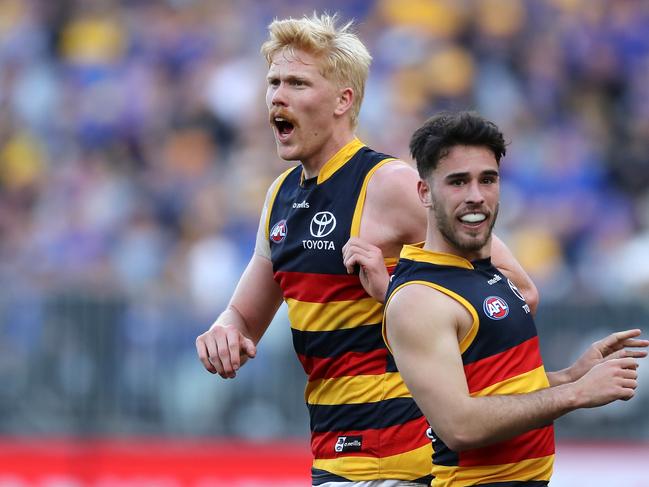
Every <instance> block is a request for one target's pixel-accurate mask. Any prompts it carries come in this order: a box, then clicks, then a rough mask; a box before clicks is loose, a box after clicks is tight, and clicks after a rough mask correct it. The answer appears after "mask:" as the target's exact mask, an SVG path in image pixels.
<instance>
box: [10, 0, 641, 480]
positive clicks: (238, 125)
mask: <svg viewBox="0 0 649 487" xmlns="http://www.w3.org/2000/svg"><path fill="white" fill-rule="evenodd" d="M314 10H317V11H324V10H326V11H329V12H335V11H338V12H340V14H341V17H342V18H343V19H351V18H353V19H355V22H356V30H357V32H358V33H359V35H360V37H361V38H362V39H363V41H364V42H365V43H366V45H367V46H368V48H369V49H370V52H371V53H372V54H373V57H374V61H373V65H372V68H371V72H370V78H369V81H368V85H367V92H366V97H365V101H364V105H363V109H362V111H361V119H360V128H359V131H358V135H359V137H360V138H361V139H362V140H363V141H364V142H366V143H367V144H368V145H370V146H372V147H374V148H376V149H378V150H381V151H382V152H386V153H391V154H393V155H395V156H399V157H401V158H403V159H404V160H407V161H410V157H409V154H408V151H407V145H408V140H409V137H410V135H411V133H412V132H413V131H414V129H415V128H417V127H418V126H419V125H420V124H421V123H422V121H423V120H425V119H426V118H427V117H428V116H430V115H431V114H433V113H434V112H435V111H438V110H440V109H465V108H471V109H475V110H477V111H479V112H481V113H482V114H483V115H485V116H487V117H488V118H490V119H492V120H493V121H494V122H496V123H497V124H498V125H499V126H500V127H501V129H503V131H504V133H505V134H506V138H507V139H508V141H509V142H510V145H509V148H508V154H507V156H506V158H505V160H504V161H503V164H502V173H503V187H502V199H503V202H502V203H503V204H502V205H501V214H500V221H499V225H498V227H497V233H498V234H499V235H500V237H501V238H503V240H505V242H507V243H508V245H509V246H510V247H511V249H512V250H513V251H514V253H515V254H516V256H517V257H518V258H519V260H520V261H521V263H522V264H523V266H524V267H525V268H526V269H527V270H528V271H529V273H530V274H531V275H532V277H533V278H534V280H535V282H536V283H537V286H538V287H539V289H540V292H541V305H540V309H539V312H538V326H539V329H540V335H541V341H542V347H543V352H544V357H545V360H546V365H547V367H548V368H549V369H557V368H561V367H564V366H566V365H568V364H569V363H571V362H572V360H574V359H575V358H576V357H577V356H578V355H579V353H581V351H582V350H583V349H584V348H585V347H586V346H587V345H588V344H590V343H591V342H592V341H594V340H596V339H598V338H601V337H603V336H604V335H606V334H608V333H609V332H611V331H614V330H617V329H625V328H629V327H645V328H648V324H649V304H648V303H649V300H648V299H647V298H648V297H649V81H648V80H649V2H647V1H645V0H376V1H369V0H327V1H324V0H308V1H307V0H290V1H289V0H264V1H254V0H236V1H235V0H155V1H154V0H123V1H117V0H113V1H111V0H58V1H49V0H0V288H1V289H2V292H0V435H2V438H4V439H5V443H4V445H5V447H6V446H7V445H8V446H11V445H15V444H16V442H21V441H27V440H31V441H37V442H46V441H48V440H51V439H56V438H58V439H60V438H73V439H76V441H88V440H89V439H92V440H93V441H94V440H96V439H97V438H100V439H105V440H111V439H117V440H119V441H122V440H124V441H126V442H129V441H131V442H132V444H135V442H136V441H139V440H137V439H141V438H155V439H157V440H156V441H165V440H170V441H189V440H195V441H205V440H208V439H209V440H210V441H212V440H219V439H220V440H222V441H225V442H231V441H240V440H242V439H243V440H250V441H255V442H259V441H280V442H285V441H289V442H293V441H295V442H297V443H298V444H300V445H303V447H304V448H306V445H307V435H308V419H307V414H306V409H305V407H304V405H303V398H302V393H303V387H304V376H303V372H302V371H301V368H300V366H299V363H298V362H297V359H296V358H295V356H294V353H293V350H292V344H291V339H290V332H289V328H288V324H287V321H286V315H285V312H281V313H279V314H278V316H277V317H276V319H275V321H274V323H273V325H272V326H271V328H270V329H269V331H268V333H267V335H266V336H265V337H264V339H263V340H262V342H261V346H260V349H259V354H258V357H257V358H256V359H255V360H253V361H251V362H249V363H248V364H247V365H246V367H244V369H242V370H241V372H240V373H239V375H238V377H237V379H236V380H235V381H223V380H220V379H219V378H218V377H214V376H211V375H210V374H208V373H206V372H205V371H204V370H203V368H202V366H201V364H200V363H199V361H198V360H197V358H196V353H195V347H194V340H195V338H196V336H197V335H198V334H200V333H202V332H203V331H204V330H205V329H206V328H207V327H208V326H209V325H210V324H211V322H212V320H213V319H214V318H215V317H216V316H217V314H218V313H219V312H220V311H221V310H222V309H223V308H224V306H225V305H226V303H227V300H228V299H229V297H230V295H231V292H232V290H233V288H234V286H235V285H236V282H237V280H238V278H239V276H240V274H241V272H242V270H243V268H244V267H245V265H246V263H247V261H248V259H249V258H250V256H251V254H252V250H253V246H254V237H255V232H256V228H257V224H258V218H259V212H260V209H261V206H262V203H263V198H264V195H265V191H266V188H267V187H268V185H269V184H270V182H271V181H272V180H273V179H274V178H275V177H276V176H277V175H278V174H279V173H280V172H281V171H282V170H283V169H284V168H286V167H287V166H286V163H285V162H282V161H280V160H279V159H278V157H277V155H276V151H275V145H274V141H273V138H272V134H271V130H270V128H269V127H268V122H267V111H266V107H265V103H264V93H265V74H266V69H267V66H266V65H265V62H264V60H263V59H262V57H261V55H260V54H259V46H260V44H261V43H262V42H263V41H264V40H265V38H266V34H267V29H266V27H267V25H268V24H269V23H270V21H272V19H273V18H275V17H278V18H282V17H286V16H294V17H295V16H302V15H304V14H311V13H312V12H313V11H314ZM647 334H648V333H647V332H645V336H647ZM640 372H641V382H642V383H641V386H640V389H639V392H638V395H637V397H636V398H635V399H634V400H633V401H631V402H629V403H620V404H614V405H610V406H608V407H605V408H601V409H597V410H591V411H580V412H576V413H573V414H571V415H569V416H568V417H566V418H564V419H562V420H561V421H559V423H558V427H557V436H558V438H559V439H560V440H561V441H564V442H565V444H568V443H571V442H588V443H589V444H592V443H593V442H595V443H597V444H607V445H608V444H611V443H615V444H624V445H628V444H638V443H637V442H649V415H648V414H647V411H648V410H649V377H647V376H646V375H644V376H643V375H642V369H641V371H640ZM598 442H599V443H598ZM629 442H632V443H629ZM144 444H145V445H146V444H150V443H147V442H145V443H144ZM2 451H3V450H2V448H0V483H2V477H1V474H2V473H3V472H5V473H6V472H8V471H9V470H10V465H9V462H8V461H7V460H6V459H7V458H9V457H8V456H5V457H4V458H5V463H4V464H3V463H2V462H3V457H2ZM307 455H308V452H307ZM307 460H308V459H307ZM3 469H4V470H3ZM307 475H308V473H307ZM14 480H15V479H14ZM15 481H16V482H20V481H23V482H24V479H23V480H20V479H18V480H15ZM305 483H306V481H304V482H303V484H305ZM7 485H12V486H13V485H24V484H20V483H18V484H11V483H9V484H7ZM66 485H67V484H66ZM107 485H112V484H111V483H110V482H109V483H108V484H107ZM129 485H130V484H129ZM146 485H153V484H146ZM156 485H158V484H156ZM214 485H218V483H217V484H214ZM224 485H225V484H224ZM229 485H234V484H232V483H230V484H229ZM284 485H288V484H286V483H285V484H284ZM298 485H299V484H298ZM629 485H630V484H629ZM633 485H636V484H633ZM637 485H641V484H637ZM642 485H649V484H642Z"/></svg>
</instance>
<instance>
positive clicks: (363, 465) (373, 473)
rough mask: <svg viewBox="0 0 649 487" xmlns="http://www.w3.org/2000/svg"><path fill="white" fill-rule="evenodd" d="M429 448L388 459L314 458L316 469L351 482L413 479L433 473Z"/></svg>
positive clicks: (357, 457)
mask: <svg viewBox="0 0 649 487" xmlns="http://www.w3.org/2000/svg"><path fill="white" fill-rule="evenodd" d="M430 456H431V447H430V445H424V446H422V447H419V448H416V449H414V450H411V451H409V452H406V453H400V454H398V455H392V456H389V457H383V458H376V457H360V456H345V457H338V458H332V459H317V458H316V459H315V460H314V461H313V467H314V468H317V469H321V470H326V471H327V472H331V473H332V474H334V475H340V476H341V477H345V478H346V479H349V480H352V481H362V480H376V479H377V476H380V478H388V479H395V480H414V479H417V478H421V477H424V476H426V475H429V474H430V468H431V463H430Z"/></svg>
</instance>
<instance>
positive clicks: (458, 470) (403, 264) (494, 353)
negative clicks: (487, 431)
mask: <svg viewBox="0 0 649 487" xmlns="http://www.w3.org/2000/svg"><path fill="white" fill-rule="evenodd" d="M409 284H421V285H425V286H430V287H432V288H434V289H437V290H438V291H440V292H442V293H444V294H446V295H447V296H450V297H451V298H453V299H455V300H456V301H458V302H459V303H460V304H462V305H463V306H464V307H465V308H466V309H467V310H468V311H469V313H470V314H471V316H472V317H473V325H472V327H471V330H470V331H469V333H468V334H467V336H466V337H464V338H463V339H462V341H461V342H460V351H461V353H462V363H463V365H464V373H465V376H466V380H467V384H468V386H469V392H470V394H471V395H472V396H492V395H496V394H523V393H528V392H533V391H536V390H539V389H543V388H546V387H549V382H548V379H547V376H546V373H545V368H544V366H543V361H542V359H541V353H540V349H539V340H538V336H537V332H536V326H535V325H534V319H533V318H532V315H531V313H530V308H529V306H528V305H527V304H526V303H525V299H524V297H523V295H522V294H521V293H520V291H519V290H518V289H517V288H516V286H515V285H514V283H512V282H511V281H510V280H509V279H507V278H506V277H505V276H504V275H503V274H502V273H500V272H499V271H498V269H496V268H495V267H493V266H492V265H491V260H490V259H483V260H477V261H474V262H469V261H468V260H465V259H463V258H461V257H459V256H455V255H450V254H442V253H435V252H430V251H427V250H423V249H422V248H421V247H420V246H412V245H407V246H404V248H403V250H402V252H401V258H400V260H399V263H398V265H397V267H396V270H395V272H394V274H393V277H392V280H391V281H390V285H389V287H388V300H387V301H386V303H387V305H389V302H390V299H391V298H392V296H394V294H395V293H396V292H397V291H398V290H399V289H401V288H403V287H404V286H407V285H409ZM384 327H385V324H384ZM384 338H385V328H384ZM431 433H432V434H431V437H432V439H433V448H434V454H433V475H434V476H435V480H434V481H433V484H432V485H433V486H435V487H442V486H443V487H449V486H453V487H465V486H474V485H481V486H488V485H494V486H495V485H497V486H499V487H504V486H510V485H511V486H541V485H547V483H548V481H549V479H550V476H551V474H552V466H553V461H554V429H553V425H552V424H551V423H550V424H548V425H546V426H544V427H541V428H537V429H534V430H531V431H528V432H526V433H523V434H521V435H519V436H516V437H514V438H512V439H509V440H506V441H502V442H499V443H497V444H493V445H490V446H486V447H483V448H476V449H470V450H465V451H461V452H455V451H452V450H450V449H449V448H448V447H447V446H446V445H445V444H444V442H443V441H442V440H441V438H438V437H436V435H435V432H434V431H432V430H431Z"/></svg>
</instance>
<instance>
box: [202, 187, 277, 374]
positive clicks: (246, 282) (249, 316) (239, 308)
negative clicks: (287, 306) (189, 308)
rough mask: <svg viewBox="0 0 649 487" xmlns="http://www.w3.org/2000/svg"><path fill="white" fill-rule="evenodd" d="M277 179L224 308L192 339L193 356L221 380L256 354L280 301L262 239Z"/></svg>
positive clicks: (265, 246)
mask: <svg viewBox="0 0 649 487" xmlns="http://www.w3.org/2000/svg"><path fill="white" fill-rule="evenodd" d="M278 183H279V178H278V179H276V180H275V182H273V184H272V185H271V186H270V188H269V190H268V193H267V194H266V201H265V202H264V208H263V210H262V212H261V218H260V219H259V228H258V230H257V241H256V244H255V253H254V255H253V256H252V258H251V259H250V262H249V263H248V266H247V267H246V270H245V271H244V272H243V274H242V276H241V279H240V280H239V284H237V287H236V289H235V290H234V293H233V295H232V298H231V299H230V303H229V304H228V306H227V308H226V309H225V310H224V311H223V312H222V313H221V314H220V315H219V317H218V318H217V319H216V321H215V322H214V323H213V324H212V326H211V327H210V329H209V330H207V331H206V332H205V333H203V334H202V335H200V336H199V337H198V338H196V353H197V354H198V358H199V359H200V361H201V362H202V363H203V367H205V369H206V370H207V371H208V372H210V373H212V374H219V375H220V376H221V377H223V378H224V379H226V378H234V377H235V376H236V371H237V370H238V369H239V368H240V367H241V366H242V365H243V364H244V363H245V362H246V361H247V360H248V359H249V358H254V357H255V355H256V354H257V343H258V342H259V340H260V339H261V337H262V335H263V334H264V332H265V331H266V329H267V328H268V325H270V322H271V321H272V319H273V317H274V316H275V313H276V312H277V308H279V305H280V303H281V301H282V292H281V289H280V287H279V285H278V284H277V282H275V280H274V279H273V265H272V263H271V261H270V247H269V245H268V239H267V238H266V215H267V212H268V211H269V209H268V205H269V199H270V195H271V194H272V192H273V190H274V188H275V187H276V185H277V184H278Z"/></svg>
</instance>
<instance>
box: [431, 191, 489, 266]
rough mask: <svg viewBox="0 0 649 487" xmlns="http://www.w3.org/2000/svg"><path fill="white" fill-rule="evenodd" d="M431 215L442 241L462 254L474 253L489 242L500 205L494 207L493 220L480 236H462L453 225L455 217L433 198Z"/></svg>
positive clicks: (478, 234)
mask: <svg viewBox="0 0 649 487" xmlns="http://www.w3.org/2000/svg"><path fill="white" fill-rule="evenodd" d="M432 206H433V213H434V215H435V224H436V225H437V229H438V230H439V233H440V234H441V235H442V237H443V238H444V240H446V242H447V243H448V244H450V245H451V246H452V247H454V248H456V249H457V250H458V251H460V252H462V253H475V252H479V251H480V250H482V249H483V248H484V247H485V245H487V243H488V242H489V239H490V238H491V234H492V233H493V228H494V225H495V224H496V218H497V217H498V209H499V208H500V204H497V205H496V208H495V211H494V214H493V218H492V220H491V223H490V224H489V228H488V229H487V231H486V232H484V233H483V234H482V235H481V234H480V232H478V233H477V234H476V235H474V236H466V235H462V234H461V233H460V232H459V231H458V230H457V226H456V225H454V223H455V220H456V219H455V217H454V216H453V215H452V214H451V215H449V214H447V213H446V212H445V211H444V205H443V204H439V203H438V202H437V201H436V200H435V199H434V198H433V199H432Z"/></svg>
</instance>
